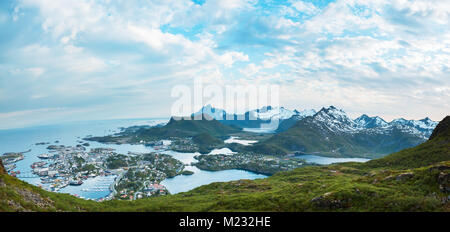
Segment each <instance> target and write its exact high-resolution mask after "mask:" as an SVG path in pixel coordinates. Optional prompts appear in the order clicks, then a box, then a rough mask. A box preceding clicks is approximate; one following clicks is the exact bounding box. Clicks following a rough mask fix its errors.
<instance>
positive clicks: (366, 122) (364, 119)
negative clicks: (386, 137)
mask: <svg viewBox="0 0 450 232" xmlns="http://www.w3.org/2000/svg"><path fill="white" fill-rule="evenodd" d="M355 122H356V123H357V124H358V125H360V126H361V127H363V128H374V127H384V126H387V125H388V123H387V122H386V121H384V119H382V118H381V117H379V116H374V117H369V116H368V115H367V114H363V115H361V116H359V117H358V118H357V119H355Z"/></svg>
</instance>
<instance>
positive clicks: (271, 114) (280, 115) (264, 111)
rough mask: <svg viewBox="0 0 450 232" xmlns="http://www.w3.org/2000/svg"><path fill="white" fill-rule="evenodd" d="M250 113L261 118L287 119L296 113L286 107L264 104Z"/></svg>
mask: <svg viewBox="0 0 450 232" xmlns="http://www.w3.org/2000/svg"><path fill="white" fill-rule="evenodd" d="M250 114H251V116H253V117H254V118H256V119H261V120H274V119H278V120H285V119H288V118H290V117H292V116H293V115H295V114H296V113H295V112H294V111H291V110H288V109H286V108H284V107H272V106H264V107H262V108H261V109H257V110H252V111H250Z"/></svg>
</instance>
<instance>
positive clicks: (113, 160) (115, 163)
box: [106, 154, 128, 169]
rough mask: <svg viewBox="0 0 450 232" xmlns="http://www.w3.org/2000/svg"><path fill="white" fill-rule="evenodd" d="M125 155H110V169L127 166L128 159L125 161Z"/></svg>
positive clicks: (107, 164)
mask: <svg viewBox="0 0 450 232" xmlns="http://www.w3.org/2000/svg"><path fill="white" fill-rule="evenodd" d="M125 158H126V156H125V155H119V154H117V155H114V156H110V157H108V158H107V159H106V167H108V168H109V169H117V168H123V167H127V166H128V164H127V161H125V160H126V159H125Z"/></svg>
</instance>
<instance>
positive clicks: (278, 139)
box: [246, 117, 424, 158]
mask: <svg viewBox="0 0 450 232" xmlns="http://www.w3.org/2000/svg"><path fill="white" fill-rule="evenodd" d="M386 141H390V142H386ZM422 142H424V141H423V139H420V138H418V137H414V136H412V135H410V134H408V133H406V132H403V131H401V130H400V129H398V128H393V129H392V131H391V132H390V133H388V134H379V133H368V132H367V131H358V132H355V133H341V132H334V131H332V130H329V129H327V128H326V127H323V126H322V125H320V123H317V122H316V121H314V119H313V118H312V117H308V118H305V119H303V120H301V121H298V122H297V123H296V124H295V125H293V126H292V127H290V128H289V129H287V130H285V131H283V132H280V133H277V134H275V135H274V136H272V137H270V138H269V139H267V140H264V141H261V142H259V143H257V144H255V145H254V146H253V147H248V148H246V149H247V150H248V149H251V151H253V152H258V153H263V154H270V155H286V154H288V153H291V152H302V153H307V154H320V155H322V156H330V157H364V158H379V157H382V156H384V155H386V154H389V153H392V152H396V151H400V150H402V149H405V148H409V147H413V146H416V145H417V144H420V143H422Z"/></svg>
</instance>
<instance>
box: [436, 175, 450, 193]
mask: <svg viewBox="0 0 450 232" xmlns="http://www.w3.org/2000/svg"><path fill="white" fill-rule="evenodd" d="M438 183H439V189H440V190H441V192H444V193H450V173H444V172H441V173H439V176H438Z"/></svg>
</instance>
